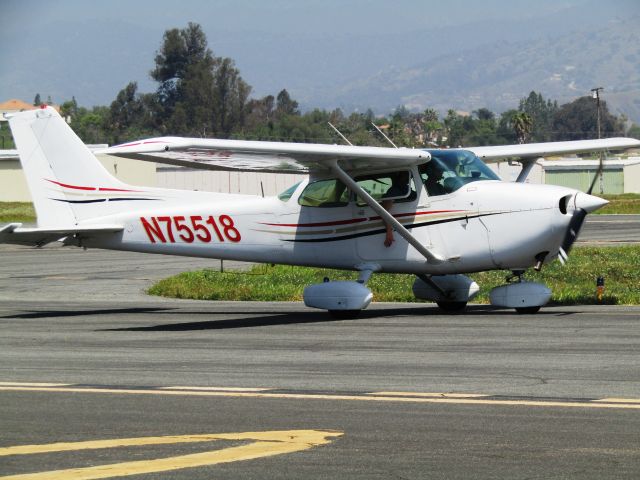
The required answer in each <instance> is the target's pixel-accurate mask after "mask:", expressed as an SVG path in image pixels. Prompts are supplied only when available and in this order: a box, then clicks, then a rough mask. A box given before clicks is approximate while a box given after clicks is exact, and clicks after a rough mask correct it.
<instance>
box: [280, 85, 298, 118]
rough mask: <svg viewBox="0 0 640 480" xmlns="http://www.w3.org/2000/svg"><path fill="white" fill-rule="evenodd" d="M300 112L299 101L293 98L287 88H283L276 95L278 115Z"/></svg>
mask: <svg viewBox="0 0 640 480" xmlns="http://www.w3.org/2000/svg"><path fill="white" fill-rule="evenodd" d="M299 114H300V112H299V111H298V102H296V101H295V100H293V99H292V98H291V96H290V95H289V92H287V90H286V89H283V90H281V91H280V93H278V96H277V97H276V117H278V118H280V117H282V116H284V115H299Z"/></svg>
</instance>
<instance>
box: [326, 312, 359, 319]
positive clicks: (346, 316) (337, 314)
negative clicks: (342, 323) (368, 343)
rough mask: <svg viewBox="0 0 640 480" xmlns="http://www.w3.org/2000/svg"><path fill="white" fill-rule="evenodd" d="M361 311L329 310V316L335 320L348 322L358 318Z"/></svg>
mask: <svg viewBox="0 0 640 480" xmlns="http://www.w3.org/2000/svg"><path fill="white" fill-rule="evenodd" d="M361 311H362V310H329V315H331V318H335V319H336V320H350V319H353V318H358V315H360V312H361Z"/></svg>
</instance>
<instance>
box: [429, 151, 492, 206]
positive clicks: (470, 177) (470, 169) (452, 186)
mask: <svg viewBox="0 0 640 480" xmlns="http://www.w3.org/2000/svg"><path fill="white" fill-rule="evenodd" d="M427 151H428V152H429V153H430V154H431V160H430V161H428V162H427V163H425V164H422V165H420V167H419V171H420V177H421V179H422V182H423V183H424V186H425V188H426V189H427V193H428V194H429V195H430V196H434V195H445V194H447V193H451V192H455V191H456V190H458V189H459V188H460V187H462V186H463V185H466V184H467V183H471V182H477V181H479V180H500V178H499V177H498V176H497V175H496V174H495V173H493V170H491V169H490V168H489V167H487V166H486V165H485V164H484V163H483V162H482V160H480V159H479V158H478V157H476V156H475V155H474V154H473V153H471V152H469V151H467V150H457V149H456V150H427Z"/></svg>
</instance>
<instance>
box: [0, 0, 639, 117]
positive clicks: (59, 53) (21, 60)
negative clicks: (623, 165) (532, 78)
mask: <svg viewBox="0 0 640 480" xmlns="http://www.w3.org/2000/svg"><path fill="white" fill-rule="evenodd" d="M639 13H640V2H638V0H613V1H612V0H609V1H607V2H603V1H601V0H537V1H535V2H531V1H529V0H526V1H525V0H509V1H503V0H483V1H477V0H449V1H447V2H442V1H425V0H397V1H389V0H384V1H382V0H351V1H349V0H270V1H256V0H254V1H250V0H232V1H231V0H206V1H205V0H193V1H189V0H182V1H180V2H176V1H175V0H174V1H169V0H137V1H132V0H108V1H86V0H82V1H81V0H0V45H1V47H0V65H2V69H0V101H3V100H5V99H8V98H16V97H17V98H22V99H24V100H27V101H30V100H31V99H33V97H34V95H35V93H40V94H41V95H42V96H43V98H46V97H47V96H48V95H51V96H52V98H53V100H54V101H57V102H61V101H64V100H67V99H69V98H70V97H71V96H72V95H73V96H76V97H77V98H78V101H79V102H80V103H81V105H85V106H91V105H94V104H108V103H110V101H111V100H112V99H113V98H115V95H116V94H117V92H118V91H119V90H120V89H121V88H123V87H124V86H125V85H126V84H127V83H128V82H129V81H132V80H134V81H137V82H138V84H139V86H140V90H141V91H153V90H154V89H155V84H154V83H153V81H152V80H151V79H150V78H149V76H148V72H149V70H151V68H152V67H153V58H154V55H155V52H156V51H157V50H158V48H159V47H160V44H161V41H162V33H163V32H164V31H165V30H167V29H170V28H175V27H178V28H183V27H184V26H186V25H187V23H188V22H190V21H193V22H197V23H199V24H201V25H202V27H203V30H204V31H205V33H206V35H207V38H208V40H209V45H210V47H211V48H212V50H213V51H214V53H215V54H216V55H220V56H229V57H231V58H233V59H234V60H235V61H236V65H237V66H238V67H239V68H240V71H241V74H242V75H243V77H244V78H245V80H246V81H248V83H249V84H250V85H252V87H253V93H254V95H255V96H261V95H265V94H267V93H271V94H276V93H277V92H278V91H279V90H280V89H281V88H287V89H289V90H290V91H292V92H293V93H294V94H297V95H298V96H299V97H300V98H301V99H303V100H304V101H306V102H307V103H309V102H310V103H313V102H314V101H317V100H314V99H317V98H318V95H321V93H320V92H322V89H323V87H324V88H326V87H327V86H329V87H331V88H333V86H334V85H335V86H336V88H337V87H338V86H339V85H340V84H341V83H345V82H347V81H353V79H354V78H357V77H358V76H360V75H361V76H363V77H365V76H371V75H374V74H376V73H377V72H379V71H382V70H384V69H388V68H389V67H391V66H393V65H394V64H397V65H398V66H401V67H407V66H410V65H411V64H412V63H413V64H419V63H420V62H422V61H424V60H425V59H428V58H431V57H432V56H434V55H435V53H436V52H438V53H442V52H445V53H446V52H447V51H453V50H455V49H461V48H464V47H465V46H466V45H469V46H473V47H475V46H478V45H479V44H482V42H483V41H487V42H489V41H497V40H501V39H502V40H504V41H517V40H522V39H527V38H532V37H534V36H536V35H550V34H552V33H553V29H555V30H558V28H559V27H558V25H560V28H565V24H566V28H568V29H570V28H573V27H575V26H577V25H580V24H593V25H594V26H597V24H598V22H602V21H606V19H607V18H609V17H611V16H614V15H617V16H619V17H624V16H628V15H634V14H639ZM560 17H563V18H564V19H565V20H563V22H564V23H559V24H555V23H553V22H551V21H547V20H548V19H556V20H557V19H558V18H560ZM546 26H548V28H546ZM429 32H433V35H432V36H431V37H429V36H428V33H429ZM502 34H503V36H501V35H502ZM314 95H315V96H314ZM294 98H295V95H294Z"/></svg>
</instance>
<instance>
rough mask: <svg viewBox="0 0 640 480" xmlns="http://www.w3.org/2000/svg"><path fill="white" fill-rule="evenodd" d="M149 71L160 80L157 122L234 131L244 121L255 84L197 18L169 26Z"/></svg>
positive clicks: (204, 132)
mask: <svg viewBox="0 0 640 480" xmlns="http://www.w3.org/2000/svg"><path fill="white" fill-rule="evenodd" d="M155 62H156V66H155V68H154V69H153V70H152V71H151V72H150V74H151V77H152V78H153V79H154V80H156V81H157V82H159V86H158V90H157V92H156V99H157V101H156V105H157V107H158V108H157V112H156V117H157V119H158V120H157V122H156V124H157V126H158V128H159V129H160V130H161V131H163V132H167V131H170V132H171V133H173V134H178V135H192V136H220V137H229V136H230V135H231V134H232V132H234V131H239V130H241V128H242V127H243V125H244V121H245V118H246V115H247V113H248V106H247V100H248V97H249V93H250V91H251V87H250V86H249V85H248V84H247V83H246V82H245V81H244V80H243V79H242V77H241V76H240V71H239V70H238V69H237V68H236V67H235V64H234V62H233V60H232V59H230V58H222V57H215V56H214V55H213V53H212V51H211V50H210V49H209V47H208V46H207V38H206V35H205V34H204V32H203V31H202V28H201V27H200V25H198V24H197V23H189V24H188V26H187V28H184V29H181V30H178V29H175V28H174V29H172V30H167V31H166V32H165V33H164V37H163V44H162V46H161V48H160V50H159V51H158V53H157V54H156V58H155Z"/></svg>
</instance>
